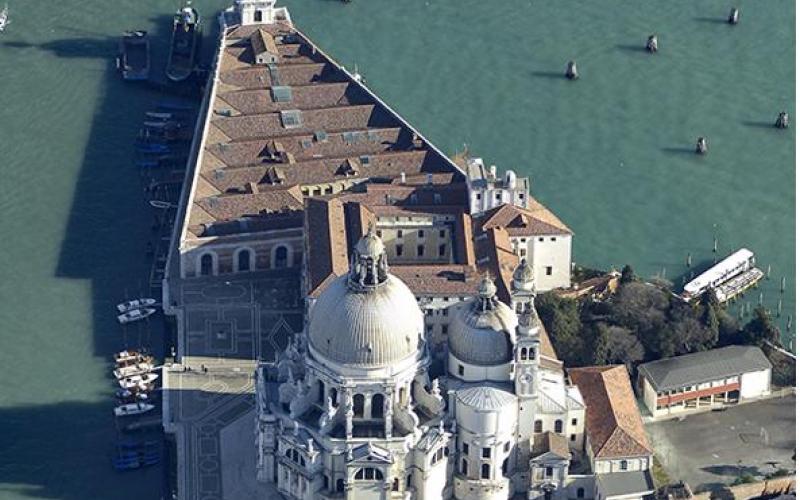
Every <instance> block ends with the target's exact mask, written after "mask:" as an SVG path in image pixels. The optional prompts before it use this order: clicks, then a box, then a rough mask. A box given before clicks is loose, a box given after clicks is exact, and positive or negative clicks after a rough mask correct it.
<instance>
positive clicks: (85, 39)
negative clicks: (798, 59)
mask: <svg viewBox="0 0 800 500" xmlns="http://www.w3.org/2000/svg"><path fill="white" fill-rule="evenodd" d="M10 4H11V5H10V7H11V12H12V21H13V22H12V24H11V25H10V27H9V29H8V30H7V32H6V33H4V34H2V35H0V63H2V71H0V96H2V101H1V102H2V106H0V172H1V173H2V179H3V182H2V190H0V193H1V194H0V207H1V208H2V217H0V233H1V234H2V235H3V242H2V244H0V255H1V256H2V260H0V262H2V264H0V265H1V266H2V270H1V272H0V277H2V281H0V297H2V300H0V339H2V343H1V344H0V367H1V368H0V370H1V371H0V375H2V381H3V383H2V389H0V429H2V432H0V450H2V453H0V499H22V498H31V497H32V498H63V499H94V498H103V499H104V498H130V499H134V498H135V499H151V498H153V499H156V498H160V496H161V481H162V471H161V470H158V469H157V468H156V469H150V470H147V471H143V472H132V473H128V474H118V473H115V472H114V471H113V470H112V469H111V467H110V465H109V457H110V454H111V453H112V451H113V443H114V439H115V432H116V431H115V428H114V424H113V419H112V417H111V408H112V402H111V397H110V395H111V392H112V384H111V382H112V381H111V380H110V378H109V375H108V373H109V368H110V365H109V354H110V353H111V352H113V351H114V350H116V349H118V348H119V347H121V345H122V342H123V338H122V334H121V330H120V328H119V326H118V325H116V322H115V320H114V314H113V304H115V303H116V302H117V301H118V300H119V299H121V298H122V297H124V296H125V295H126V294H128V295H136V294H138V293H139V292H140V291H143V290H144V286H145V283H146V273H147V269H148V263H147V261H146V259H145V255H144V253H145V246H146V244H147V241H148V239H149V238H151V234H152V233H151V229H150V226H151V224H152V213H151V212H150V210H149V209H148V207H147V206H146V204H145V202H144V201H143V197H142V180H141V178H140V177H139V175H138V173H137V172H136V171H135V168H134V167H133V164H132V157H133V146H132V143H133V138H134V137H135V134H136V132H137V130H138V127H139V125H140V123H141V121H142V116H143V113H144V112H145V110H147V109H148V107H149V106H150V105H151V104H152V103H153V102H154V101H155V100H157V99H158V98H159V95H158V94H157V93H156V92H155V91H152V90H147V89H144V88H141V87H137V86H132V85H126V84H124V83H123V82H121V81H120V80H119V79H118V78H117V75H116V74H115V73H114V70H113V61H112V60H113V57H114V55H115V51H116V38H115V37H116V36H117V34H118V33H120V32H121V31H123V30H125V29H130V28H139V29H148V30H150V31H151V32H153V33H154V34H156V36H157V37H158V43H157V44H156V46H155V47H154V48H155V49H156V50H158V51H160V52H161V58H162V59H163V52H164V50H165V49H166V43H167V41H166V40H167V37H168V33H167V32H168V30H169V22H170V15H171V12H172V11H174V10H175V8H176V7H177V4H176V3H175V2H163V1H162V2H157V1H153V0H142V1H137V2H116V3H115V4H114V5H113V7H112V4H109V3H105V2H99V1H96V0H92V1H88V0H82V1H78V0H64V1H61V2H51V1H45V0H25V1H13V0H12V1H11V2H10ZM195 5H196V6H197V7H198V8H199V10H200V11H201V13H203V14H205V15H206V16H209V15H210V14H211V13H212V12H214V11H216V10H217V9H220V8H222V7H223V6H224V5H225V2H222V1H213V2H212V1H210V0H203V1H198V2H195ZM288 5H289V6H290V8H291V13H292V16H293V18H294V20H295V23H296V24H297V25H298V27H299V28H300V29H301V30H303V31H305V32H306V33H308V34H309V35H310V36H311V37H312V38H313V39H314V40H315V41H316V42H317V43H318V44H319V45H320V47H322V48H323V49H324V50H326V51H327V52H328V53H329V54H331V55H332V56H333V57H335V58H336V59H337V60H339V61H340V62H342V63H343V64H346V65H347V66H348V67H352V66H353V65H354V64H358V68H359V71H360V72H361V73H362V74H363V75H364V76H365V77H366V79H367V81H368V84H369V85H370V87H371V88H373V89H374V90H375V91H376V92H377V93H378V94H379V95H380V96H382V97H383V98H384V99H385V100H386V101H387V102H388V103H390V104H391V105H392V106H394V107H395V109H396V110H398V111H399V112H400V113H401V114H402V115H403V116H405V117H406V118H407V119H408V120H409V121H410V122H411V123H413V124H414V125H415V126H416V127H418V129H419V130H420V131H421V132H422V133H423V134H424V135H426V136H427V137H428V138H429V139H431V140H432V141H433V142H434V143H436V144H437V145H438V146H439V147H441V148H442V150H444V151H445V152H446V153H454V152H456V151H458V150H461V149H462V147H463V145H464V144H465V143H466V144H468V145H469V149H470V151H471V152H472V153H473V154H476V155H480V156H482V157H483V158H484V159H485V160H486V161H487V162H490V163H494V164H496V165H497V166H498V168H499V169H501V170H503V169H505V168H514V169H516V170H517V172H518V173H522V174H525V175H528V176H530V177H531V178H532V186H533V192H534V195H535V196H536V197H537V198H539V199H540V200H541V201H543V202H544V203H546V204H547V205H548V206H550V207H551V208H552V209H553V210H554V211H555V212H556V213H557V214H558V215H559V216H560V217H561V218H562V219H563V220H564V221H565V222H566V223H567V224H569V225H570V226H571V227H572V229H573V230H574V231H575V233H576V238H575V245H574V259H575V261H576V262H578V263H580V264H584V265H589V266H594V267H601V268H608V267H610V266H616V267H620V266H622V265H623V264H625V263H630V264H632V265H633V266H634V267H635V268H636V269H637V271H638V272H639V274H640V275H643V276H652V275H655V274H657V273H660V272H664V273H665V274H666V277H667V278H669V279H672V280H673V281H676V282H677V283H678V284H680V282H681V279H682V277H683V276H684V275H685V273H686V267H685V259H686V255H687V253H688V252H691V253H692V256H693V263H694V264H695V265H698V266H700V265H703V264H704V263H705V262H708V261H710V260H711V259H712V258H713V255H712V252H711V249H712V242H713V239H714V236H715V235H716V236H717V238H718V240H719V251H720V253H722V254H724V253H726V252H727V251H729V250H730V249H735V248H739V247H741V246H747V247H748V248H751V249H752V250H754V251H755V252H756V254H757V256H758V259H759V263H760V264H761V266H762V267H764V268H766V266H767V265H768V264H769V265H770V267H771V270H772V278H773V279H772V280H770V281H765V282H764V283H763V285H762V286H761V288H760V290H759V291H756V292H751V293H750V294H749V295H748V296H747V297H746V299H745V301H744V302H742V304H744V303H746V302H748V301H749V302H750V303H751V306H752V305H755V303H756V302H757V301H758V295H759V292H763V297H764V303H765V305H766V306H768V307H770V308H771V309H772V310H773V312H774V311H775V309H776V307H777V302H778V299H779V296H780V294H779V290H778V288H779V281H780V277H781V276H786V280H787V291H786V293H785V294H784V295H783V315H782V316H781V318H780V319H779V321H780V322H781V324H782V325H784V326H785V323H786V320H787V316H788V314H793V313H794V312H795V311H794V309H795V296H794V289H795V258H794V256H795V244H794V241H795V220H794V207H795V165H794V149H795V133H794V129H791V130H788V131H777V130H775V129H773V128H772V127H771V124H772V122H773V121H774V119H775V117H776V115H777V113H778V111H780V110H788V111H790V112H791V113H792V117H793V118H795V113H794V108H795V97H794V81H795V67H794V54H795V32H794V16H795V5H794V2H791V1H789V0H765V1H761V2H754V1H752V2H751V1H748V2H740V3H739V6H740V8H741V10H742V20H741V24H740V25H739V26H736V27H730V26H728V25H727V24H725V23H724V19H725V17H726V16H727V12H728V9H729V8H730V6H731V3H730V2H728V1H719V0H707V1H704V2H694V1H688V0H684V1H672V2H663V1H659V0H642V1H638V2H600V1H597V0H580V1H578V0H558V1H556V0H547V1H540V0H527V1H521V0H507V1H502V2H478V1H475V0H457V1H456V0H447V1H444V0H439V1H435V0H429V1H422V0H405V1H402V2H401V1H388V0H355V1H354V2H353V3H351V4H342V3H340V2H338V1H335V0H295V1H291V2H289V3H288ZM651 33H657V34H658V37H659V45H660V48H661V51H660V52H659V53H658V54H657V55H655V56H649V55H647V54H646V53H644V52H643V51H642V50H640V46H641V45H642V44H643V43H644V41H645V39H646V37H647V35H649V34H651ZM209 42H210V40H209ZM210 46H211V43H207V44H206V49H207V50H209V48H210ZM569 59H575V60H577V62H578V67H579V70H580V72H581V79H580V80H579V81H577V82H567V81H565V80H564V79H563V78H561V77H560V75H561V72H562V71H563V69H564V66H565V64H566V62H567V61H568V60H569ZM159 67H160V64H159ZM701 135H702V136H705V137H707V138H708V141H709V144H710V153H709V154H708V155H707V156H705V157H697V156H695V155H694V154H693V153H692V147H693V143H694V140H695V139H696V138H697V137H698V136H701ZM734 307H736V308H737V309H738V307H739V305H738V304H737V305H736V306H734ZM128 335H129V337H130V336H131V335H133V336H134V337H136V336H138V335H139V333H137V330H136V329H132V330H131V332H130V333H129V334H128Z"/></svg>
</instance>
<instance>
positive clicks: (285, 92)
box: [272, 85, 292, 102]
mask: <svg viewBox="0 0 800 500" xmlns="http://www.w3.org/2000/svg"><path fill="white" fill-rule="evenodd" d="M272 101H273V102H292V88H291V87H285V86H282V85H276V86H274V87H272Z"/></svg>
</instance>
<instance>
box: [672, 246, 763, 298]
mask: <svg viewBox="0 0 800 500" xmlns="http://www.w3.org/2000/svg"><path fill="white" fill-rule="evenodd" d="M763 275H764V273H763V272H762V271H761V270H760V269H758V268H757V267H756V258H755V255H754V254H753V252H751V251H750V250H748V249H746V248H740V249H739V250H737V251H735V252H733V253H732V254H730V255H729V256H727V257H726V258H724V259H723V260H721V261H720V262H718V263H717V264H715V265H714V266H713V267H711V268H710V269H708V270H706V271H705V272H703V273H702V274H700V275H699V276H698V277H697V278H695V279H693V280H692V281H690V282H689V283H687V284H686V286H684V287H683V293H682V294H681V298H682V299H683V300H685V301H686V302H689V301H691V300H693V299H697V298H699V297H700V296H701V295H702V294H703V293H706V292H711V293H714V294H715V295H716V298H717V300H719V301H720V302H725V301H727V300H728V299H730V298H731V297H735V296H736V295H738V294H740V293H741V292H743V291H744V290H746V289H747V288H749V287H750V286H753V285H754V284H755V283H757V282H758V280H760V279H761V277H762V276H763Z"/></svg>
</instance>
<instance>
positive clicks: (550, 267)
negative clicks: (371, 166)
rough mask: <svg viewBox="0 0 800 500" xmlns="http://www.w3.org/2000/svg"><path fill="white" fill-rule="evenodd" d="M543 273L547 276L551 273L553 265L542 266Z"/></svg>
mask: <svg viewBox="0 0 800 500" xmlns="http://www.w3.org/2000/svg"><path fill="white" fill-rule="evenodd" d="M544 273H545V274H546V275H548V276H552V275H553V266H547V267H545V268H544Z"/></svg>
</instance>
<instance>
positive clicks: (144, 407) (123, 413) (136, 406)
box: [114, 402, 155, 417]
mask: <svg viewBox="0 0 800 500" xmlns="http://www.w3.org/2000/svg"><path fill="white" fill-rule="evenodd" d="M154 408H155V405H151V404H149V403H141V402H139V403H128V404H124V405H120V406H117V407H116V408H114V415H116V416H117V417H129V416H132V415H141V414H142V413H147V412H148V411H151V410H152V409H154Z"/></svg>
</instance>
